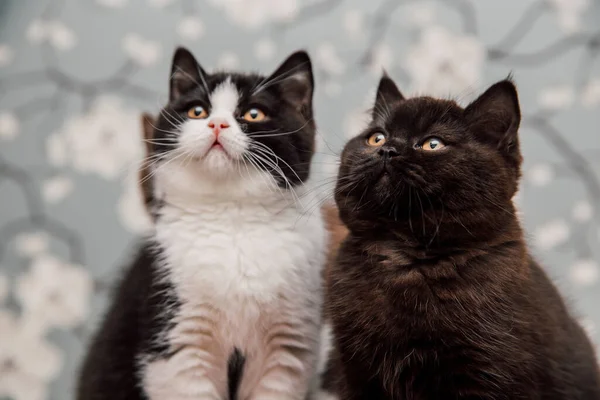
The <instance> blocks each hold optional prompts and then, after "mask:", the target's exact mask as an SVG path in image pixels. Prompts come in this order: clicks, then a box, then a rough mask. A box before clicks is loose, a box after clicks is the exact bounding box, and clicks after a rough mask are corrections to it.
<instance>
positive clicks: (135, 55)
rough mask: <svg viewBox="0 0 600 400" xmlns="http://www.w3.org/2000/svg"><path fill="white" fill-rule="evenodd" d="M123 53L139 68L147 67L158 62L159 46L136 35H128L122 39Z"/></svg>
mask: <svg viewBox="0 0 600 400" xmlns="http://www.w3.org/2000/svg"><path fill="white" fill-rule="evenodd" d="M123 51H125V54H127V56H128V57H129V58H131V59H132V60H133V61H134V62H136V63H137V64H138V65H140V66H141V67H149V66H151V65H153V64H155V63H156V61H158V58H159V56H160V44H159V43H157V42H154V41H152V40H146V39H144V38H143V37H141V36H140V35H138V34H137V33H129V34H127V35H125V37H124V38H123Z"/></svg>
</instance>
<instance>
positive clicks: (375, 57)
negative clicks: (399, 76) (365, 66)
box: [369, 43, 394, 76]
mask: <svg viewBox="0 0 600 400" xmlns="http://www.w3.org/2000/svg"><path fill="white" fill-rule="evenodd" d="M393 63H394V52H393V51H392V49H391V48H390V46H388V45H387V44H385V43H382V44H378V45H376V46H375V47H373V49H371V60H370V63H369V71H370V72H371V74H373V75H375V76H380V75H381V73H382V71H383V70H384V69H385V70H387V71H389V70H390V69H391V67H392V65H393Z"/></svg>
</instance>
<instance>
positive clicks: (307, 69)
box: [265, 50, 315, 116]
mask: <svg viewBox="0 0 600 400" xmlns="http://www.w3.org/2000/svg"><path fill="white" fill-rule="evenodd" d="M272 84H277V85H279V87H280V88H281V93H282V95H283V97H284V98H285V99H286V100H287V101H288V102H289V103H290V104H292V105H293V106H294V107H296V109H297V110H299V111H300V112H302V113H303V114H305V116H310V115H312V98H313V91H314V86H315V83H314V78H313V73H312V64H311V62H310V57H309V56H308V53H307V52H306V51H303V50H300V51H297V52H295V53H293V54H292V55H290V56H289V57H288V58H287V59H286V60H285V61H284V62H283V63H282V64H281V65H280V66H279V67H278V68H277V70H275V72H273V73H272V74H271V76H269V77H268V78H267V79H266V80H265V85H272Z"/></svg>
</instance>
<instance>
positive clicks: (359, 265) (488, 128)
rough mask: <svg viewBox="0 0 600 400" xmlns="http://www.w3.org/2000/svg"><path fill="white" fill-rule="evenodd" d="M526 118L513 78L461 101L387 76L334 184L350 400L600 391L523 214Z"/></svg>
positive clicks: (340, 328)
mask: <svg viewBox="0 0 600 400" xmlns="http://www.w3.org/2000/svg"><path fill="white" fill-rule="evenodd" d="M519 122H520V110H519V103H518V98H517V92H516V89H515V86H514V85H513V83H512V82H511V81H510V80H505V81H501V82H499V83H496V84H495V85H493V86H492V87H490V88H489V89H488V90H487V91H486V92H485V93H484V94H483V95H481V96H480V97H479V98H478V99H477V100H475V101H474V102H473V103H471V104H470V105H469V106H467V107H466V108H461V107H460V106H459V105H457V104H456V103H455V102H453V101H447V100H437V99H433V98H430V97H418V98H410V99H405V98H404V97H403V96H402V94H401V93H400V92H399V91H398V89H397V87H396V85H395V84H394V82H393V81H392V80H391V79H390V78H388V77H387V76H384V77H383V78H382V79H381V82H380V84H379V88H378V92H377V99H376V103H375V107H374V110H373V115H372V122H371V123H370V126H369V127H368V128H367V129H366V130H365V131H364V132H363V133H361V134H360V135H359V136H357V137H356V138H354V139H352V140H351V141H350V142H349V143H348V144H347V145H346V147H345V149H344V152H343V154H342V165H341V168H340V173H339V179H338V184H337V188H336V201H337V204H338V207H339V208H340V215H341V218H342V221H343V222H344V223H345V224H346V225H347V226H348V228H349V230H350V233H349V235H348V237H347V238H346V240H345V241H344V242H343V244H342V246H341V248H340V250H339V253H338V258H337V262H336V263H335V265H334V267H333V270H332V271H331V273H330V276H329V282H328V289H329V296H330V299H329V304H330V310H329V311H330V315H331V317H332V319H333V323H334V334H335V336H336V348H337V351H338V355H339V358H340V361H341V363H340V364H341V368H342V371H343V375H344V378H343V380H342V382H341V384H340V386H341V387H340V389H341V390H342V395H341V398H343V399H348V400H350V399H369V400H376V399H403V400H416V399H419V400H422V399H582V400H583V399H586V400H587V399H600V379H599V371H598V366H597V363H596V359H595V356H594V350H593V348H592V346H591V344H590V342H589V340H588V338H587V337H586V335H585V334H584V332H583V330H582V329H581V327H580V326H579V325H578V324H577V322H576V321H575V319H574V318H573V317H572V316H571V315H570V314H569V311H568V310H567V307H566V306H565V303H564V302H563V300H562V299H561V296H560V295H559V293H558V291H557V290H556V288H555V287H554V286H553V284H552V283H551V282H550V280H549V279H548V277H547V276H546V274H545V273H544V271H543V270H542V269H541V268H540V267H539V266H538V265H537V264H536V263H535V261H534V260H533V259H532V258H531V256H530V254H529V252H528V250H527V247H526V244H525V241H524V239H523V233H522V230H521V227H520V225H519V221H518V220H517V217H516V216H515V208H514V206H513V203H512V200H511V199H512V197H513V196H514V194H515V192H516V190H517V187H518V181H519V177H520V166H521V154H520V150H519V140H518V135H517V131H518V128H519Z"/></svg>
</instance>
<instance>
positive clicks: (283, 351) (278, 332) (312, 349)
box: [249, 324, 319, 400]
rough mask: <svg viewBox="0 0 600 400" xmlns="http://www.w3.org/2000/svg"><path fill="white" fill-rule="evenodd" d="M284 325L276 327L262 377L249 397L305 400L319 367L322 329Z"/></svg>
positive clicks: (263, 399) (270, 338) (269, 345)
mask: <svg viewBox="0 0 600 400" xmlns="http://www.w3.org/2000/svg"><path fill="white" fill-rule="evenodd" d="M308 331H309V330H307V329H306V327H304V329H297V328H296V327H295V326H293V325H289V324H281V325H278V326H276V327H275V328H274V329H272V333H271V335H269V338H268V353H267V357H266V359H265V363H264V369H263V373H262V377H261V378H260V379H259V381H258V383H257V385H256V386H255V387H254V389H253V390H252V392H251V394H250V396H249V400H271V399H272V400H304V399H305V398H306V395H307V393H308V390H309V386H310V382H311V380H312V379H313V375H314V373H315V370H316V361H317V354H316V353H317V348H318V347H317V346H318V341H319V333H318V329H317V328H316V326H315V329H312V330H310V333H308Z"/></svg>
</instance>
